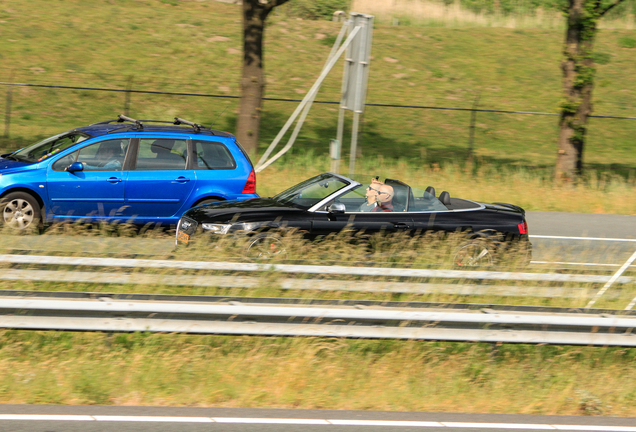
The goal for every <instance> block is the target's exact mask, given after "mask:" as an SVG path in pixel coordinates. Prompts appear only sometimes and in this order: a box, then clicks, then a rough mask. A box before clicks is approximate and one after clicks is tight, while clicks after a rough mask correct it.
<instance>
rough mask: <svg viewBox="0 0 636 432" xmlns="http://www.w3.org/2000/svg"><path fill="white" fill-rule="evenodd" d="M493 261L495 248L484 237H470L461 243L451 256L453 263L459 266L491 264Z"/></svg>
mask: <svg viewBox="0 0 636 432" xmlns="http://www.w3.org/2000/svg"><path fill="white" fill-rule="evenodd" d="M494 262H495V248H494V246H493V245H492V243H491V242H489V241H488V240H484V239H472V240H468V241H466V242H464V243H462V244H461V245H460V246H459V248H457V250H456V252H455V255H454V257H453V264H455V265H456V266H461V267H477V266H479V267H482V266H491V265H493V264H494Z"/></svg>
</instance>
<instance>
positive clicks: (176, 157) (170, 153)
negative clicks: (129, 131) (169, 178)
mask: <svg viewBox="0 0 636 432" xmlns="http://www.w3.org/2000/svg"><path fill="white" fill-rule="evenodd" d="M187 149H188V146H187V143H186V140H180V139H164V138H161V139H158V138H150V139H141V140H139V151H138V153H137V166H136V169H137V170H139V171H155V170H184V169H186V162H187V157H188V151H187Z"/></svg>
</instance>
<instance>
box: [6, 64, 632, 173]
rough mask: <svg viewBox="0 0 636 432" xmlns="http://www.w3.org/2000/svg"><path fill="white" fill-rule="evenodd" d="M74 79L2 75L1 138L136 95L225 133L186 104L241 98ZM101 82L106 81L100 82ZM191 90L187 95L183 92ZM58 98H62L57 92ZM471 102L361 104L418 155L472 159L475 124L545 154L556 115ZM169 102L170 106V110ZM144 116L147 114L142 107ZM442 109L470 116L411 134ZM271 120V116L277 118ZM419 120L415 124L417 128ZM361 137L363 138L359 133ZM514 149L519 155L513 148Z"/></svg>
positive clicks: (153, 83) (159, 84)
mask: <svg viewBox="0 0 636 432" xmlns="http://www.w3.org/2000/svg"><path fill="white" fill-rule="evenodd" d="M58 78H59V79H60V80H64V81H65V82H68V81H69V79H66V78H65V77H62V76H60V77H58ZM78 78H79V79H81V80H84V78H85V79H86V82H90V83H91V84H89V85H60V84H55V83H51V79H57V78H56V77H50V76H49V77H47V78H46V80H47V81H48V82H38V81H39V80H40V78H39V77H38V76H33V75H32V76H30V77H29V78H28V82H18V80H16V79H15V76H14V75H13V74H9V75H5V79H4V80H3V81H0V85H2V86H3V87H4V88H5V89H6V102H5V112H4V134H3V136H4V138H5V139H9V138H13V137H12V121H15V120H17V121H18V122H17V123H16V125H17V128H18V130H19V131H20V132H18V133H22V134H24V133H27V134H32V133H33V127H32V126H31V125H32V124H33V123H32V121H31V120H32V119H33V118H34V117H37V116H40V115H45V116H48V117H57V118H56V121H54V122H50V123H51V124H50V125H48V126H46V125H44V124H42V123H41V122H40V123H39V124H38V128H41V130H40V131H39V132H38V133H37V134H38V135H41V136H46V135H49V134H50V133H51V132H52V131H50V130H45V129H46V127H49V128H51V127H52V126H53V125H56V126H55V127H56V131H57V129H60V128H63V127H64V126H68V125H69V122H71V121H72V122H73V126H75V125H77V123H78V122H79V123H82V122H83V121H82V120H78V117H75V118H73V114H72V113H73V112H75V113H79V114H80V115H81V116H88V115H89V112H90V117H91V118H95V117H96V116H99V117H100V118H101V117H102V116H105V115H104V114H103V112H111V113H112V109H113V106H115V107H116V106H120V107H121V112H123V113H124V114H125V115H128V116H130V115H131V114H130V112H131V110H132V105H133V104H132V102H131V100H132V96H133V95H146V96H147V97H145V98H143V100H139V98H136V100H135V104H136V105H137V108H139V107H142V106H143V107H144V108H146V107H147V106H156V107H157V109H156V112H157V113H158V114H157V115H155V116H164V115H165V114H164V113H163V111H159V105H161V103H162V101H161V100H158V99H157V97H159V98H161V97H166V98H174V97H179V98H181V100H179V101H176V100H173V101H171V102H170V106H172V107H173V108H174V109H175V110H183V109H184V107H186V108H185V109H187V110H188V112H191V113H192V114H189V115H193V116H196V117H201V116H208V118H211V120H206V121H198V122H199V123H204V124H206V126H207V125H208V123H213V124H212V126H217V127H219V128H224V127H225V128H227V129H226V130H230V131H232V130H233V129H232V128H233V127H234V125H233V124H232V123H231V121H230V122H229V123H227V120H225V121H226V124H225V125H224V126H221V125H216V124H214V123H216V120H217V119H218V118H219V117H220V116H221V115H222V114H223V113H225V112H227V111H226V108H227V106H226V107H225V108H223V107H219V105H218V104H215V103H213V104H212V105H210V104H200V103H196V104H193V103H190V102H188V100H192V99H208V100H217V101H228V102H230V103H234V104H237V103H238V101H239V100H240V95H236V94H237V93H238V89H230V88H229V87H227V88H226V89H225V90H226V91H224V92H223V93H226V94H222V93H221V92H219V93H215V92H209V91H199V90H202V89H203V86H202V85H198V84H196V83H185V84H183V83H178V82H171V81H169V80H168V79H167V78H164V79H162V78H158V77H150V78H148V77H140V78H137V77H132V76H130V77H128V78H126V77H112V76H104V77H92V78H91V79H89V77H75V78H73V79H72V80H75V79H78ZM72 80H71V81H72ZM100 81H102V82H104V83H107V84H106V85H99V82H100ZM133 82H134V85H133ZM175 87H178V88H175ZM18 88H21V89H25V91H26V93H25V92H24V91H23V92H20V94H19V96H16V93H17V92H16V89H18ZM157 88H161V89H162V90H157ZM173 88H175V91H172V89H173ZM208 88H209V87H208ZM28 89H33V90H37V91H36V93H37V94H33V93H31V94H29V92H28ZM181 89H186V91H180V90H181ZM190 89H191V90H192V91H190ZM286 90H288V89H286ZM51 92H54V93H51ZM60 92H61V95H60ZM65 93H66V94H67V95H64V94H65ZM100 93H101V94H110V95H112V96H114V98H113V97H106V98H103V97H102V98H101V99H104V100H101V99H100V100H99V103H94V102H95V97H94V96H95V95H97V94H100ZM227 93H234V94H227ZM325 93H326V94H327V98H326V99H329V95H331V97H333V96H334V95H336V94H338V91H337V90H335V89H332V88H328V89H326V90H325ZM118 95H121V96H118ZM400 97H401V96H400ZM404 97H409V98H411V99H412V98H413V95H404ZM415 97H417V96H415ZM91 98H92V99H93V100H91ZM119 98H121V99H119ZM49 99H50V100H53V101H56V102H55V105H57V106H60V105H61V106H65V107H67V109H66V110H65V111H62V110H59V111H55V112H49V111H48V110H49V106H48V104H47V102H48V100H49ZM263 100H264V101H269V102H273V103H279V104H290V105H291V104H294V105H295V104H298V103H300V102H301V99H297V98H293V97H292V98H289V97H264V98H263ZM231 101H234V102H231ZM478 101H479V95H478V96H477V98H476V99H475V101H470V102H471V105H472V106H469V107H452V106H440V105H418V104H398V103H381V102H373V101H371V102H369V103H367V104H366V107H367V108H377V109H378V110H380V111H385V112H386V110H389V111H390V112H391V113H390V114H387V115H388V116H392V115H394V116H400V117H410V120H408V121H406V120H405V129H404V130H402V131H399V132H400V133H401V134H403V135H404V136H405V137H407V138H406V141H405V142H409V141H408V140H409V139H410V140H411V141H412V142H413V140H416V141H417V142H419V141H420V140H422V139H424V141H422V146H420V147H422V148H421V149H420V150H419V151H420V152H425V151H426V150H425V148H426V147H427V145H429V144H430V143H435V144H434V145H436V146H439V144H441V143H445V144H444V145H445V146H446V147H447V148H448V149H449V151H450V153H449V154H451V155H452V154H456V152H457V151H464V152H467V155H468V157H469V158H471V159H472V157H473V154H474V147H475V145H474V141H475V130H476V125H477V126H478V127H479V126H482V127H481V131H480V135H478V140H479V141H481V140H483V139H489V140H491V139H493V138H492V137H495V138H494V139H498V138H499V137H501V139H505V140H511V139H512V140H513V141H510V143H514V142H515V141H514V140H516V139H517V138H519V137H522V136H523V137H524V138H523V141H524V143H525V144H524V145H525V147H526V148H531V147H534V148H536V151H538V152H539V153H545V152H544V150H542V149H541V146H545V143H546V142H547V140H549V137H550V136H551V135H553V134H554V131H553V130H552V129H553V128H554V126H553V125H556V122H545V121H541V120H539V118H540V117H541V116H543V117H558V115H559V114H558V113H555V112H543V111H536V110H506V109H492V108H488V107H484V106H483V103H481V104H479V103H478ZM173 103H174V105H172V104H173ZM339 103H340V102H339V100H316V101H315V102H314V104H315V105H322V106H323V107H325V108H324V109H328V110H330V111H334V110H335V109H337V106H338V105H339ZM25 107H26V111H31V112H27V113H26V114H25ZM210 108H212V110H214V111H216V112H215V114H214V115H213V116H210V115H209V114H208V113H209V111H212V110H210ZM619 109H620V107H619ZM14 111H16V113H14ZM145 111H146V112H147V110H145ZM393 111H400V112H401V113H399V114H393ZM405 111H410V112H411V113H412V114H409V113H406V112H405ZM418 111H419V112H424V111H427V112H429V113H431V115H432V113H435V112H436V113H439V114H435V115H433V117H431V115H428V114H425V115H423V116H420V115H419V114H415V113H416V112H418ZM99 112H102V113H101V114H100V113H99ZM444 112H446V113H449V115H450V113H451V112H455V113H457V114H458V115H460V116H461V115H462V114H461V113H467V114H470V117H469V118H468V119H466V120H464V119H463V118H461V117H455V118H454V119H452V120H448V122H450V123H452V124H453V126H452V128H453V129H452V130H449V128H446V130H444V128H428V129H427V133H426V136H425V137H422V135H421V134H420V135H419V136H418V130H421V129H422V126H421V125H423V124H426V123H431V122H433V123H432V124H440V123H444V122H446V120H447V119H446V118H444V114H442V113H444ZM219 113H221V114H219ZM478 114H480V116H479V118H478ZM274 115H278V113H277V114H274ZM326 115H330V114H326ZM489 115H490V116H492V115H496V116H503V118H501V119H500V120H497V119H496V118H494V117H488V116H489ZM106 116H108V117H109V118H110V117H113V116H112V114H106ZM440 116H441V117H440ZM515 116H528V117H530V116H534V117H536V118H537V120H533V121H527V122H524V123H526V125H525V126H523V128H525V129H523V130H519V129H517V128H518V127H519V126H518V124H519V120H518V118H515ZM375 117H376V120H375V121H376V122H377V121H378V120H377V118H379V119H381V118H382V117H383V114H382V113H380V115H377V110H376V114H375ZM590 117H591V118H595V119H600V120H609V119H612V120H636V117H634V116H620V115H591V116H590ZM149 118H150V117H149ZM279 120H280V121H282V118H281V119H276V118H274V119H271V120H270V121H268V122H267V124H262V125H261V129H262V131H261V135H262V136H268V135H271V134H272V133H274V134H275V133H276V132H277V130H276V131H274V129H275V128H276V126H275V125H276V124H278V123H279ZM506 121H509V122H513V123H515V125H513V124H507V125H504V124H502V123H501V122H506ZM372 122H373V121H372ZM407 122H410V123H409V125H408V126H406V123H407ZM418 123H420V124H419V125H418ZM480 123H482V124H483V123H488V127H487V128H484V127H483V125H480ZM462 124H464V125H465V126H461V125H462ZM634 126H636V125H634ZM634 126H632V125H630V126H629V127H626V128H616V127H609V128H607V127H606V128H604V129H603V130H605V129H609V130H611V136H610V135H607V134H606V132H603V133H601V134H600V135H599V137H598V138H596V139H597V140H599V144H600V145H602V146H604V147H608V146H609V147H613V145H614V144H615V143H616V142H618V141H617V140H620V141H624V140H626V139H628V137H629V136H631V133H632V131H631V129H633V128H634ZM71 127H72V126H71ZM381 127H382V126H380V128H381ZM14 128H15V127H14ZM263 128H270V129H271V130H269V129H268V130H267V131H265V132H263ZM408 128H411V129H412V130H411V129H409V130H408V131H407V129H408ZM438 129H439V130H438ZM484 129H493V130H495V132H494V135H493V134H491V135H489V136H486V135H484ZM466 130H468V134H466ZM378 131H379V132H382V133H383V134H382V135H384V136H382V137H379V138H378V137H377V132H378ZM57 132H59V131H57ZM364 132H365V133H366V131H364ZM375 132H376V136H375V137H373V138H374V139H377V140H380V141H381V140H386V139H390V140H393V139H394V138H395V135H394V132H393V131H388V132H387V131H384V130H381V129H380V130H376V131H375ZM329 133H331V132H330V131H327V130H326V129H324V130H321V131H320V136H327V135H329ZM486 133H490V132H486ZM14 134H15V132H14ZM409 137H410V138H409ZM510 137H513V138H510ZM466 139H468V148H467V149H466V148H463V147H462V146H458V144H457V143H458V142H461V141H464V140H466ZM590 139H591V140H594V137H591V138H590ZM426 140H428V143H427V142H426ZM601 141H602V142H601ZM486 145H488V144H486ZM418 148H419V147H418ZM434 151H435V150H434ZM516 151H518V149H517V150H516ZM453 152H455V153H453ZM433 154H434V153H429V155H433ZM439 154H441V156H438V155H439ZM358 156H360V155H358ZM436 157H450V156H448V155H447V154H446V153H439V152H438V153H437V154H435V155H434V156H431V158H436ZM618 162H620V163H624V162H625V159H624V158H621V159H620V161H617V163H618Z"/></svg>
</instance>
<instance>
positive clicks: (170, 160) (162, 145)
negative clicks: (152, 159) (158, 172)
mask: <svg viewBox="0 0 636 432" xmlns="http://www.w3.org/2000/svg"><path fill="white" fill-rule="evenodd" d="M173 146H174V140H169V139H158V140H155V141H154V142H153V143H152V144H151V145H150V151H151V152H153V153H155V154H156V155H157V156H156V160H157V162H158V163H159V165H160V166H162V167H164V169H165V168H169V169H185V158H184V157H183V156H179V155H178V154H176V153H173V152H172V147H173Z"/></svg>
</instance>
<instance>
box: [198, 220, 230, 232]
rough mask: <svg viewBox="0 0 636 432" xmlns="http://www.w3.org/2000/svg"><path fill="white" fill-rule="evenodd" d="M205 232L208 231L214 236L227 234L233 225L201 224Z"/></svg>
mask: <svg viewBox="0 0 636 432" xmlns="http://www.w3.org/2000/svg"><path fill="white" fill-rule="evenodd" d="M201 227H202V228H203V231H207V232H210V233H213V234H227V233H228V231H229V230H230V228H231V227H232V224H213V223H204V224H201Z"/></svg>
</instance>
